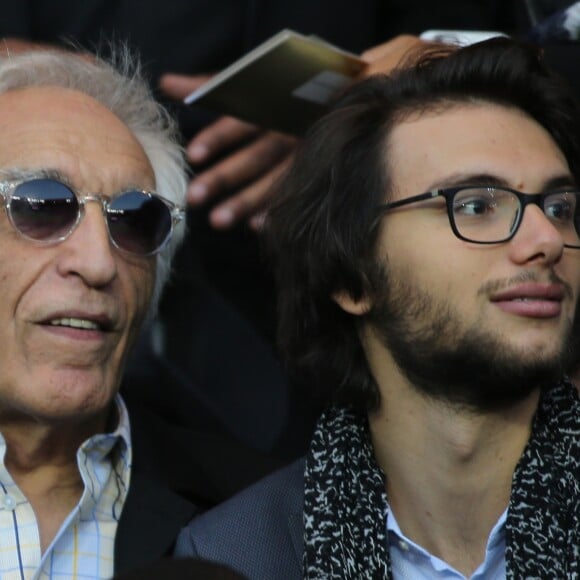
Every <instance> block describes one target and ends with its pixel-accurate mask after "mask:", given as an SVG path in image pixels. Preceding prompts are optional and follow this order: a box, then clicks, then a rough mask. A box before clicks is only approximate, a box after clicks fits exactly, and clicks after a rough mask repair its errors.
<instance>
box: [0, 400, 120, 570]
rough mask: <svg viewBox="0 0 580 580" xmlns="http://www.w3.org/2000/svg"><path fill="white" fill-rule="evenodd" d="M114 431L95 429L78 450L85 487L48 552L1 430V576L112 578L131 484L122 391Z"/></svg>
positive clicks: (79, 464) (117, 402) (78, 461)
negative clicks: (8, 466)
mask: <svg viewBox="0 0 580 580" xmlns="http://www.w3.org/2000/svg"><path fill="white" fill-rule="evenodd" d="M115 402H116V405H117V410H118V416H119V423H118V426H117V428H116V429H115V431H114V432H112V433H107V434H101V435H95V436H93V437H91V438H90V439H88V440H87V441H85V442H84V443H83V444H82V445H81V447H80V448H79V450H78V452H77V464H78V467H79V471H80V473H81V476H82V480H83V483H84V491H83V494H82V496H81V499H80V501H79V503H78V504H77V506H76V507H75V509H74V510H73V511H72V512H71V513H70V514H69V515H68V517H67V519H66V520H65V521H64V523H63V524H62V526H61V528H60V530H59V531H58V533H57V535H56V537H55V538H54V540H53V542H52V543H51V545H50V546H49V547H48V548H47V550H46V552H45V553H44V554H41V551H40V536H39V532H38V525H37V521H36V516H35V515H34V511H33V510H32V507H31V505H30V504H29V503H28V501H27V499H26V498H25V497H24V495H23V494H22V492H21V491H20V490H19V489H18V487H17V486H16V484H15V483H14V481H13V479H12V477H11V476H10V474H9V473H8V471H7V469H6V467H5V465H4V457H5V454H6V443H5V441H4V438H3V437H2V436H1V435H0V459H1V463H0V578H2V580H37V579H38V580H45V579H48V578H50V579H51V580H65V579H67V580H70V579H81V578H111V576H113V573H114V569H113V567H114V560H113V558H114V543H115V533H116V531H117V524H118V521H119V517H120V515H121V510H122V508H123V504H124V502H125V498H126V496H127V491H128V489H129V480H130V474H131V435H130V427H129V416H128V413H127V409H126V407H125V404H124V403H123V401H122V399H121V397H120V396H117V398H116V401H115Z"/></svg>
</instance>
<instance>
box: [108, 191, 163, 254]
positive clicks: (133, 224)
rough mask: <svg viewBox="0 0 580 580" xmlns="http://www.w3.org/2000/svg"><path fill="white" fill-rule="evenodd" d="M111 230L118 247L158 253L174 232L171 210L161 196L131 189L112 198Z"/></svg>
mask: <svg viewBox="0 0 580 580" xmlns="http://www.w3.org/2000/svg"><path fill="white" fill-rule="evenodd" d="M107 222H108V224H109V233H110V234H111V238H112V239H113V241H114V242H115V244H117V246H118V247H119V248H121V249H123V250H125V251H127V252H130V253H132V254H139V255H148V254H154V253H155V252H156V251H158V250H159V249H160V248H161V247H162V246H163V244H164V243H165V242H166V240H167V238H168V237H169V234H170V233H171V222H172V219H171V211H170V210H169V207H167V205H165V203H163V201H162V200H161V199H159V198H158V197H156V196H154V195H150V194H146V193H143V192H141V191H128V192H126V193H123V194H121V195H119V196H117V197H115V198H114V199H113V200H111V202H110V204H109V207H108V210H107Z"/></svg>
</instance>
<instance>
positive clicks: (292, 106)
mask: <svg viewBox="0 0 580 580" xmlns="http://www.w3.org/2000/svg"><path fill="white" fill-rule="evenodd" d="M365 64H366V63H365V62H364V61H363V60H362V59H361V58H359V57H358V56H356V55H354V54H351V53H349V52H346V51H344V50H341V49H340V48H338V47H336V46H333V45H331V44H329V43H327V42H325V41H323V40H321V39H319V38H316V37H311V36H304V35H302V34H299V33H297V32H294V31H292V30H282V31H281V32H279V33H278V34H276V35H275V36H273V37H271V38H270V39H268V40H266V41H265V42H264V43H263V44H261V45H259V46H258V47H256V48H255V49H254V50H252V51H251V52H249V53H248V54H246V55H245V56H243V57H242V58H241V59H239V60H237V61H236V62H234V63H233V64H232V65H230V66H229V67H227V68H226V69H224V70H223V71H221V72H220V73H218V74H216V75H215V76H214V77H212V79H211V80H210V81H208V82H207V83H205V84H204V85H203V86H201V87H200V88H199V89H198V90H196V91H194V92H193V93H191V94H190V95H188V96H187V97H186V99H185V102H186V103H188V104H194V103H195V104H196V105H201V106H204V107H207V108H209V109H212V110H214V111H216V112H218V113H221V114H224V115H232V116H234V117H238V118H240V119H243V120H244V121H248V122H250V123H253V124H256V125H260V126H261V127H264V128H266V129H272V130H276V131H281V132H283V133H289V134H293V135H301V134H303V133H304V131H305V130H306V129H307V128H308V127H309V126H310V125H311V124H312V123H313V122H314V121H315V120H316V119H317V118H318V117H319V116H320V115H322V114H323V113H324V112H325V111H326V109H327V108H328V105H329V103H330V102H331V100H332V99H333V98H334V97H335V96H336V95H337V94H338V93H339V92H340V91H341V90H342V89H343V88H345V87H346V86H347V85H349V84H350V83H351V82H352V81H353V79H354V78H355V77H356V76H357V75H358V74H359V73H360V72H361V71H362V70H363V68H364V67H365Z"/></svg>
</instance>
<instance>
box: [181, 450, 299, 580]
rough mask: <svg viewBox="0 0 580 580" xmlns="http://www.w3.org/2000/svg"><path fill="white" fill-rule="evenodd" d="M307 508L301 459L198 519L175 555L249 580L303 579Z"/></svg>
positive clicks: (187, 529) (191, 526)
mask: <svg viewBox="0 0 580 580" xmlns="http://www.w3.org/2000/svg"><path fill="white" fill-rule="evenodd" d="M303 506H304V460H303V459H300V460H298V461H296V462H295V463H293V464H291V465H289V466H288V467H286V468H284V469H282V470H280V471H277V472H276V473H274V474H273V475H271V476H269V477H267V478H266V479H263V480H262V481H259V482H258V483H256V484H254V485H253V486H251V487H249V488H248V489H246V490H244V491H243V492H241V493H239V494H238V495H236V496H234V497H233V498H232V499H230V500H228V501H226V502H225V503H223V504H221V505H219V506H217V507H216V508H214V509H212V510H210V511H208V512H207V513H205V514H204V515H202V516H198V517H197V518H195V519H194V520H193V521H192V522H191V523H190V524H189V525H188V526H187V527H186V528H185V529H184V530H183V531H182V532H181V533H180V535H179V537H178V539H177V544H176V549H175V556H180V557H196V558H203V559H205V560H209V561H212V562H218V563H220V564H225V565H227V566H229V567H230V568H232V569H234V570H235V571H236V572H240V573H241V574H244V575H245V576H247V577H248V578H249V580H272V579H273V578H276V580H300V579H301V578H302V552H303V547H302V544H303V535H304V526H303V521H302V512H303Z"/></svg>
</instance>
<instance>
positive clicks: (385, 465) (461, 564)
mask: <svg viewBox="0 0 580 580" xmlns="http://www.w3.org/2000/svg"><path fill="white" fill-rule="evenodd" d="M392 379H393V377H391V381H389V382H390V385H389V386H387V387H386V389H384V390H383V389H381V390H382V391H383V392H382V400H383V404H382V405H381V408H380V409H379V410H378V411H376V412H373V413H372V414H371V415H370V416H369V422H370V428H371V436H372V441H373V446H374V451H375V456H376V458H377V461H378V463H379V465H380V466H381V468H382V469H383V470H384V472H385V474H386V479H387V495H388V498H389V505H390V508H391V509H392V510H393V513H394V515H395V516H396V518H397V521H398V523H399V525H400V527H401V530H402V531H403V532H404V533H405V535H407V536H408V537H409V538H411V539H412V540H413V541H415V542H416V543H418V544H419V545H421V546H423V547H424V548H425V549H426V550H428V551H429V552H430V553H432V554H434V555H436V556H438V557H439V558H441V559H442V560H444V561H446V562H447V563H448V564H450V565H452V566H453V567H454V568H456V569H457V570H459V571H461V572H463V573H465V574H470V573H472V572H473V571H474V570H475V569H476V568H477V566H478V565H479V564H480V563H481V562H482V561H483V559H484V556H485V549H486V544H487V540H488V536H489V533H490V531H491V529H492V528H493V526H494V524H495V523H496V522H497V520H498V518H499V516H500V515H501V514H502V513H503V511H505V509H506V508H507V505H508V503H509V497H510V491H511V482H512V476H513V472H514V470H515V467H516V464H517V462H518V460H519V458H520V456H521V454H522V452H523V450H524V447H525V445H526V443H527V441H528V439H529V436H530V430H531V424H532V418H533V415H534V413H535V410H536V408H537V405H538V399H539V392H534V393H533V394H532V395H531V396H530V397H528V398H527V399H526V400H525V401H522V402H521V403H519V404H518V405H516V406H513V407H511V408H510V409H506V410H504V411H501V412H495V413H488V414H475V413H473V412H470V411H467V410H465V409H459V408H454V407H452V406H451V405H450V404H448V403H443V402H438V401H435V400H433V399H430V398H427V397H425V396H424V395H422V394H421V393H420V392H418V391H417V390H416V389H414V388H413V387H411V386H409V385H404V382H405V381H404V380H403V379H402V378H401V377H399V379H400V380H396V379H395V380H394V381H393V380H392ZM398 382H400V383H402V384H394V383H398ZM385 391H386V392H385Z"/></svg>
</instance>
